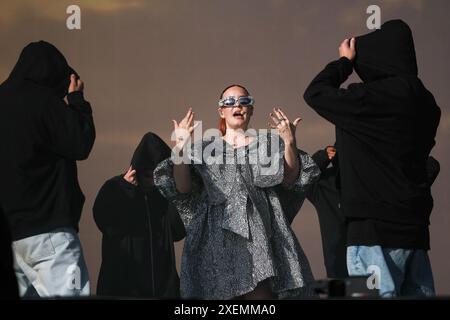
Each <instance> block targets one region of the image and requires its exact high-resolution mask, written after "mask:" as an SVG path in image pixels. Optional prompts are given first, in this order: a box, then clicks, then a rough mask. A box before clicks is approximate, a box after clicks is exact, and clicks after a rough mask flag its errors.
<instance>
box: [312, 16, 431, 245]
mask: <svg viewBox="0 0 450 320" xmlns="http://www.w3.org/2000/svg"><path fill="white" fill-rule="evenodd" d="M386 48H389V50H386ZM356 51H357V56H356V59H355V68H356V69H357V71H358V74H359V75H360V77H361V78H362V79H363V80H364V83H355V84H351V85H349V87H348V88H347V89H341V88H339V87H340V85H341V84H342V83H343V82H344V81H345V80H346V79H347V78H348V76H349V75H350V74H351V73H352V70H353V63H352V62H351V61H350V60H348V59H347V58H345V57H343V58H340V59H339V60H337V61H334V62H331V63H330V64H328V65H327V66H326V68H325V69H324V70H323V71H322V72H320V73H319V75H318V76H317V77H316V78H315V79H314V80H313V81H312V83H311V84H310V85H309V87H308V88H307V90H306V92H305V94H304V98H305V100H306V101H307V103H308V104H309V105H310V106H311V107H312V108H313V109H314V110H315V111H316V112H317V113H319V114H320V115H321V116H323V117H324V118H326V119H327V120H329V121H330V122H332V123H333V124H335V125H336V147H337V149H338V151H339V152H338V158H339V168H340V186H341V205H342V209H343V213H344V215H345V216H347V217H352V218H359V219H376V220H383V221H388V222H392V223H397V224H416V225H422V226H424V225H425V226H427V225H428V224H429V216H430V213H431V210H432V207H433V199H432V197H431V192H430V186H429V184H428V183H427V174H426V161H427V158H428V155H429V153H430V150H431V149H432V147H433V146H434V144H435V141H434V137H435V134H436V130H437V126H438V123H439V119H440V109H439V107H438V106H437V105H436V102H435V100H434V98H433V95H432V94H431V93H430V92H429V91H428V90H427V89H426V88H425V87H424V86H423V84H422V82H421V81H420V80H419V78H418V77H417V66H416V64H415V53H414V45H413V42H412V36H411V31H410V30H409V27H408V26H407V25H406V24H405V23H404V22H402V21H399V20H396V21H390V22H387V23H385V24H384V25H383V26H382V28H381V29H380V30H377V31H375V32H373V33H371V34H369V35H366V36H362V37H358V38H357V39H356ZM379 237H380V238H382V237H383V235H382V234H380V235H379ZM399 244H401V243H399Z"/></svg>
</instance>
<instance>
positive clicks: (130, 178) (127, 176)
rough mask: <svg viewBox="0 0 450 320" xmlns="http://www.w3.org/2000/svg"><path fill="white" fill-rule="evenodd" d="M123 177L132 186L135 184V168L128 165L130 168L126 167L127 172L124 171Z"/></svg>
mask: <svg viewBox="0 0 450 320" xmlns="http://www.w3.org/2000/svg"><path fill="white" fill-rule="evenodd" d="M123 178H124V179H125V181H126V182H128V183H131V184H132V185H134V186H137V185H138V183H137V179H136V170H134V169H133V167H131V166H130V168H128V171H127V173H125V175H124V176H123Z"/></svg>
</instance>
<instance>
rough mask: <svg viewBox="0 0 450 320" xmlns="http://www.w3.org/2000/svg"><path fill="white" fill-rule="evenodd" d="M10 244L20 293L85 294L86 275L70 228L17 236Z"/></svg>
mask: <svg viewBox="0 0 450 320" xmlns="http://www.w3.org/2000/svg"><path fill="white" fill-rule="evenodd" d="M12 247H13V251H14V271H15V273H16V277H17V281H18V285H19V294H20V296H21V297H26V298H38V297H46V298H48V297H74V296H88V295H89V293H90V288H89V275H88V271H87V267H86V263H85V261H84V257H83V252H82V249H81V243H80V240H79V238H78V235H77V233H76V232H75V230H74V229H73V228H59V229H56V230H53V231H52V232H49V233H43V234H39V235H36V236H32V237H28V238H24V239H20V240H17V241H14V242H13V244H12Z"/></svg>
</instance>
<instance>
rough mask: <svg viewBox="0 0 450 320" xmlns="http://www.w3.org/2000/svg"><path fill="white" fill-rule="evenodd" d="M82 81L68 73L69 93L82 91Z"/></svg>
mask: <svg viewBox="0 0 450 320" xmlns="http://www.w3.org/2000/svg"><path fill="white" fill-rule="evenodd" d="M83 89H84V83H83V81H81V80H80V79H77V76H76V75H74V74H71V75H70V84H69V90H68V91H69V93H72V92H74V91H83Z"/></svg>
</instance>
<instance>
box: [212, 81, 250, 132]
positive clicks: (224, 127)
mask: <svg viewBox="0 0 450 320" xmlns="http://www.w3.org/2000/svg"><path fill="white" fill-rule="evenodd" d="M233 87H238V88H241V89H242V90H244V92H245V94H246V95H248V96H249V95H250V92H248V90H247V88H246V87H244V86H241V85H240V84H232V85H229V86H228V87H226V88H225V89H223V91H222V93H221V94H220V96H219V99H222V98H223V94H224V93H225V91H227V90H228V89H230V88H233ZM219 130H220V132H221V133H222V135H223V136H224V135H225V133H226V132H227V125H226V123H225V119H223V118H220V119H219Z"/></svg>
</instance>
